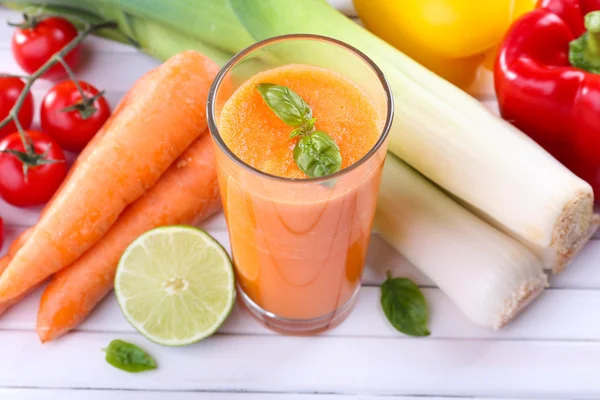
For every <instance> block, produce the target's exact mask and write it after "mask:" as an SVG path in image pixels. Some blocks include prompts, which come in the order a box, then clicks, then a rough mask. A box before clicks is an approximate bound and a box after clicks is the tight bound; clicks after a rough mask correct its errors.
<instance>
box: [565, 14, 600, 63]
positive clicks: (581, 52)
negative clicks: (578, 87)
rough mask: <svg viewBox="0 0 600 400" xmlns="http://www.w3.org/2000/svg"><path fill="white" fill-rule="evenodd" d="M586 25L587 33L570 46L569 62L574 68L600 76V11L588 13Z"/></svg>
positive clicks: (585, 20) (585, 19)
mask: <svg viewBox="0 0 600 400" xmlns="http://www.w3.org/2000/svg"><path fill="white" fill-rule="evenodd" d="M584 25H585V29H586V30H587V32H586V33H584V34H583V35H581V36H580V37H579V38H577V39H575V40H573V41H572V42H571V43H570V44H569V62H570V63H571V65H572V66H574V67H577V68H581V69H584V70H586V71H588V72H593V73H596V74H600V11H592V12H590V13H587V14H586V16H585V18H584Z"/></svg>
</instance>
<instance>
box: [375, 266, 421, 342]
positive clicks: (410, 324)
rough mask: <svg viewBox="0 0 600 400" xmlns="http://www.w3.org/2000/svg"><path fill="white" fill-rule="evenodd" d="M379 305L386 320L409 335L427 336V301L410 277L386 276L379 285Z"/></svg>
mask: <svg viewBox="0 0 600 400" xmlns="http://www.w3.org/2000/svg"><path fill="white" fill-rule="evenodd" d="M381 306H382V307H383V312H384V314H385V316H386V317H387V319H388V321H390V323H391V324H392V325H393V326H394V328H396V329H397V330H398V331H400V332H402V333H404V334H406V335H410V336H429V334H430V332H429V330H428V329H427V318H428V311H427V302H426V301H425V297H424V296H423V293H421V291H420V290H419V287H418V286H417V285H416V284H415V283H414V282H413V281H411V280H410V279H406V278H393V277H392V276H391V275H390V274H389V273H388V278H387V280H386V281H385V282H383V284H382V285H381Z"/></svg>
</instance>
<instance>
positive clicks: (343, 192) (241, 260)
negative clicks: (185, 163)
mask: <svg viewBox="0 0 600 400" xmlns="http://www.w3.org/2000/svg"><path fill="white" fill-rule="evenodd" d="M393 109H394V107H393V97H392V93H391V90H390V88H389V86H388V84H387V81H386V80H385V77H384V76H383V74H382V72H381V71H380V70H379V68H378V67H377V66H376V65H375V64H374V63H373V62H372V61H371V60H370V59H369V58H368V57H366V56H365V55H364V54H363V53H361V52H360V51H358V50H356V49H355V48H353V47H351V46H349V45H347V44H345V43H342V42H339V41H337V40H334V39H330V38H326V37H322V36H315V35H304V34H298V35H286V36H279V37H275V38H271V39H268V40H265V41H262V42H259V43H257V44H255V45H253V46H251V47H249V48H247V49H245V50H243V51H242V52H240V53H239V54H237V55H236V56H235V57H234V58H233V59H232V60H231V61H229V63H228V64H227V65H225V67H223V69H222V70H221V71H220V73H219V74H218V76H217V77H216V79H215V82H214V83H213V86H212V88H211V91H210V93H209V99H208V122H209V127H210V132H211V135H212V138H213V143H214V147H215V154H216V162H217V171H218V176H219V187H220V190H221V196H222V200H223V207H224V212H225V218H226V220H227V225H228V230H229V238H230V242H231V250H232V254H233V261H234V266H235V272H236V277H237V282H238V293H239V295H240V296H239V297H240V298H241V300H242V301H243V303H244V304H245V306H246V307H247V308H248V310H249V311H250V312H251V314H252V315H253V316H254V317H256V318H257V319H258V320H259V321H261V322H262V323H264V324H265V325H266V326H267V327H269V328H271V329H273V330H275V331H278V332H282V333H286V334H314V333H318V332H321V331H324V330H327V329H329V328H331V327H334V326H336V325H337V324H339V323H340V322H341V321H343V320H344V318H345V317H346V316H347V315H348V314H349V312H350V310H351V308H352V305H353V304H354V301H355V299H356V296H357V293H358V290H359V288H360V282H361V275H362V272H363V268H364V264H365V257H366V253H367V247H368V245H369V240H370V237H371V226H372V221H373V216H374V213H375V205H376V199H377V193H378V190H379V183H380V178H381V172H382V169H383V164H384V160H385V155H386V150H387V135H388V131H389V129H390V125H391V123H392V118H393Z"/></svg>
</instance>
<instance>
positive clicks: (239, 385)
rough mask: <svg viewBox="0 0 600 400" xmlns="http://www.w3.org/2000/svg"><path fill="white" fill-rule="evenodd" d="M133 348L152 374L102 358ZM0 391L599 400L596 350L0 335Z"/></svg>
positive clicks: (599, 348) (599, 354)
mask: <svg viewBox="0 0 600 400" xmlns="http://www.w3.org/2000/svg"><path fill="white" fill-rule="evenodd" d="M117 336H118V337H119V338H121V339H123V340H126V341H130V342H133V343H136V344H138V345H141V346H142V347H143V348H145V349H146V350H147V351H148V352H149V353H150V354H152V355H153V356H154V357H155V358H156V360H157V362H158V364H159V369H158V370H156V371H152V372H148V373H144V374H138V375H131V374H127V373H124V372H123V371H120V370H117V369H114V368H112V367H111V366H109V365H108V364H107V363H106V362H105V361H104V356H103V353H102V351H101V349H102V348H104V347H105V346H106V345H107V344H108V343H109V342H110V341H111V340H112V339H114V338H115V337H117ZM0 341H1V342H2V346H1V347H0V359H2V360H10V362H3V363H0V386H11V387H48V388H66V387H67V388H82V389H89V388H105V389H111V388H121V389H131V390H135V389H137V390H139V389H144V390H205V391H241V392H246V391H249V392H269V393H281V392H291V393H294V392H304V391H307V388H310V389H308V390H310V392H311V393H317V392H319V393H335V394H337V393H339V394H355V393H361V394H364V395H379V394H381V395H432V396H482V397H485V396H494V397H502V396H505V397H528V396H530V397H534V396H535V397H539V398H544V399H550V398H560V397H563V398H564V397H576V398H598V394H599V393H600V381H599V380H598V379H597V371H598V369H599V368H600V343H597V342H596V343H573V342H553V341H547V342H532V341H523V342H522V341H488V340H473V341H456V340H452V341H449V340H441V339H427V340H419V339H381V338H330V337H303V338H297V337H287V336H241V337H240V336H230V335H221V336H218V337H213V338H211V339H207V340H206V341H204V342H201V343H198V344H196V345H193V346H188V347H185V348H167V347H162V346H158V345H155V344H153V343H150V342H148V341H145V340H144V339H142V338H141V337H140V336H139V335H137V334H127V333H120V334H119V335H115V334H112V333H110V334H107V333H81V334H79V335H74V336H71V337H69V338H67V339H66V340H64V341H60V342H57V343H52V344H49V345H40V344H38V343H37V342H36V339H35V337H34V334H33V333H29V334H28V333H23V332H0Z"/></svg>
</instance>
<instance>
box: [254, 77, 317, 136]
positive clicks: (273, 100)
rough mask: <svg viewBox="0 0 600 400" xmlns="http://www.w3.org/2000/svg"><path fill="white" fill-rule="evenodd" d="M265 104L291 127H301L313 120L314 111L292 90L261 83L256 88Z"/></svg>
mask: <svg viewBox="0 0 600 400" xmlns="http://www.w3.org/2000/svg"><path fill="white" fill-rule="evenodd" d="M256 90H258V92H259V93H260V95H261V96H262V98H263V99H264V101H265V103H267V105H268V106H269V108H270V109H271V110H273V112H274V113H275V114H277V116H278V117H279V118H280V119H281V120H282V121H283V122H285V123H286V124H287V125H289V126H293V127H299V126H301V125H303V124H304V123H305V122H307V121H309V120H310V119H311V118H312V110H311V108H310V107H309V106H308V104H306V102H305V101H304V100H302V98H301V97H300V96H298V94H297V93H296V92H294V91H293V90H292V89H290V88H288V87H285V86H279V85H275V84H273V83H261V84H260V85H257V86H256Z"/></svg>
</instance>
